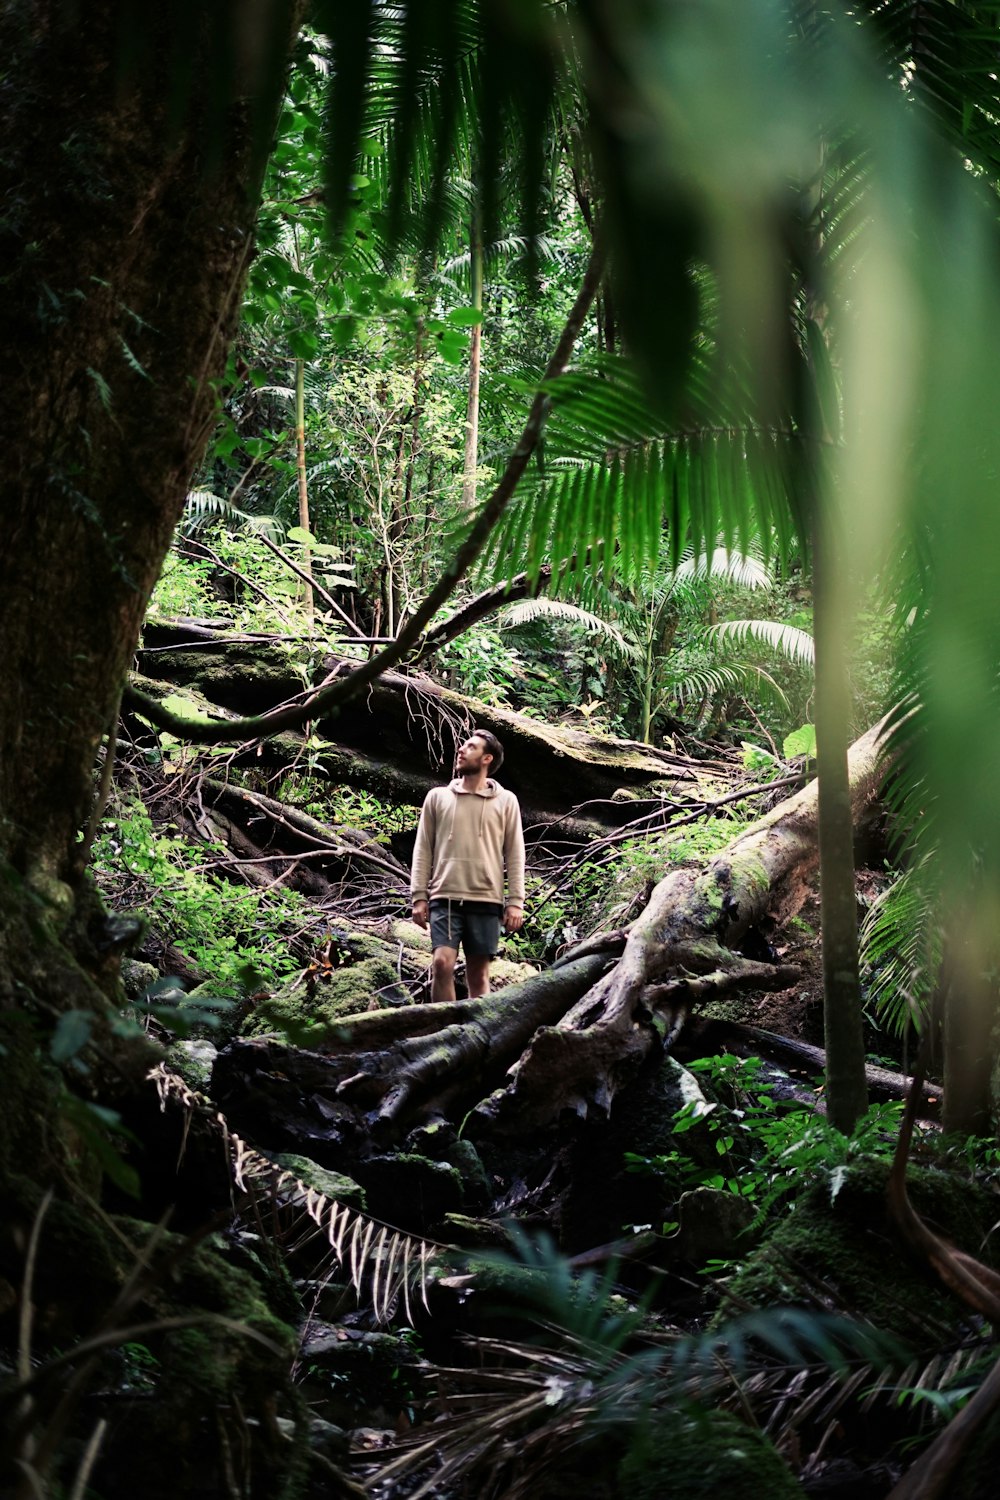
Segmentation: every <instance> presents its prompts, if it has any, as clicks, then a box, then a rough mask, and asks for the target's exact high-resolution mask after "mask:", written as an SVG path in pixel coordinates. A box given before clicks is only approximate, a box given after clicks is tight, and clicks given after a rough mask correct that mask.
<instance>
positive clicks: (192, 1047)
mask: <svg viewBox="0 0 1000 1500" xmlns="http://www.w3.org/2000/svg"><path fill="white" fill-rule="evenodd" d="M141 967H143V968H146V967H147V965H145V964H143V965H142V966H141ZM154 972H155V971H154ZM218 1055H219V1049H218V1047H216V1046H214V1045H213V1044H212V1043H211V1042H207V1041H196V1040H194V1039H192V1038H186V1039H185V1040H184V1041H180V1042H171V1044H170V1046H169V1047H168V1048H167V1056H166V1061H167V1066H168V1067H171V1068H173V1070H174V1072H175V1073H179V1074H180V1076H181V1077H182V1078H183V1080H184V1082H185V1083H186V1084H187V1085H188V1087H189V1088H192V1089H194V1090H195V1092H196V1093H199V1094H207V1093H208V1091H209V1086H210V1084H211V1081H212V1067H213V1065H214V1063H215V1059H216V1058H217V1057H218Z"/></svg>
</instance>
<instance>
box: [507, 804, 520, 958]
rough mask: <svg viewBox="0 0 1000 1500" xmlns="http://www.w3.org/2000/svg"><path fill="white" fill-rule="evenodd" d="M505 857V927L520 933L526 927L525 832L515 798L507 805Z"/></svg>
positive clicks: (509, 930)
mask: <svg viewBox="0 0 1000 1500" xmlns="http://www.w3.org/2000/svg"><path fill="white" fill-rule="evenodd" d="M503 857H504V863H505V864H506V866H507V905H506V907H505V908H504V914H503V925H504V927H505V928H506V929H507V931H508V932H520V930H521V928H522V927H523V926H524V832H523V830H522V828H521V809H520V807H519V805H518V801H517V798H516V797H514V796H512V797H511V799H510V801H509V803H508V805H507V816H506V820H505V825H504V840H503Z"/></svg>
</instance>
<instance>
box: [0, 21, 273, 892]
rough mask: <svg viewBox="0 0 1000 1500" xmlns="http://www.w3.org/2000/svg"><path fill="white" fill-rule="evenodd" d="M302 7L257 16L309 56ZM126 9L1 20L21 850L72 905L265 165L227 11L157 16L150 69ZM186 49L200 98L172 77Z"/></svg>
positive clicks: (9, 721) (22, 860) (19, 861)
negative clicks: (227, 50)
mask: <svg viewBox="0 0 1000 1500" xmlns="http://www.w3.org/2000/svg"><path fill="white" fill-rule="evenodd" d="M300 9H301V7H300V6H296V5H288V4H285V3H283V0H274V4H273V5H270V6H266V7H264V9H263V10H261V9H260V8H259V7H258V8H255V10H254V16H255V24H259V25H260V26H261V28H262V32H261V35H260V36H258V37H257V38H256V39H257V40H261V39H263V37H264V36H266V37H267V40H268V41H269V42H270V43H271V45H272V46H273V47H276V48H277V49H278V52H277V55H278V56H280V57H284V56H287V51H288V48H289V46H290V43H291V39H292V36H293V34H294V32H293V27H294V24H295V20H296V16H297V13H298V11H299V10H300ZM120 12H121V7H119V6H116V5H113V4H110V3H107V0H99V3H95V4H93V5H90V6H88V7H87V13H86V18H85V21H86V24H80V18H78V17H77V15H76V11H75V9H74V8H73V7H66V6H63V5H57V4H40V3H30V0H20V3H18V0H11V3H8V4H6V5H5V6H4V7H3V10H2V14H0V54H2V56H3V59H4V69H5V74H6V83H5V86H4V89H3V95H2V100H3V103H2V109H3V118H2V121H0V130H2V135H3V140H4V150H3V153H2V155H0V198H2V199H3V201H4V202H5V204H6V205H7V207H6V210H5V215H6V216H5V219H4V221H3V227H2V231H0V233H2V242H0V243H2V250H0V259H2V261H3V264H4V266H5V267H6V268H7V270H6V274H5V278H4V297H3V318H4V322H5V327H4V347H5V349H6V350H7V351H8V364H7V367H6V369H5V379H4V400H3V405H2V415H0V423H2V431H0V451H2V453H3V480H2V493H0V505H2V511H3V515H4V526H5V536H4V545H3V548H2V549H0V635H2V639H3V643H4V649H3V653H2V654H0V855H2V857H3V858H4V859H5V860H6V861H8V862H9V863H10V865H11V866H12V867H13V868H14V869H15V870H16V871H18V872H19V873H20V874H22V875H27V876H28V879H29V883H31V884H32V885H34V886H35V887H36V888H38V889H41V890H43V892H46V893H47V894H49V895H50V896H54V897H55V898H56V899H57V900H58V899H60V898H62V899H65V898H66V894H67V893H66V892H65V886H66V885H67V883H68V884H69V886H70V887H72V886H73V885H74V884H75V883H76V882H77V881H78V878H79V876H80V873H81V859H80V852H81V851H80V846H79V844H78V841H77V840H78V833H79V831H80V829H81V828H82V827H83V825H84V824H85V823H86V821H87V814H88V809H89V804H90V801H91V799H92V785H91V772H92V768H93V766H94V762H95V758H96V755H97V751H98V746H99V744H100V741H101V737H102V735H103V734H104V733H105V732H107V731H109V730H110V729H111V727H112V724H113V721H114V717H115V711H116V705H117V701H118V696H119V693H120V691H121V688H122V685H123V683H124V679H125V674H126V672H127V669H128V664H129V661H130V658H131V654H132V652H133V651H134V649H135V644H136V641H137V639H138V634H139V628H140V624H141V621H142V616H143V612H144V610H145V607H146V601H147V599H148V597H149V593H150V590H151V588H152V586H153V583H154V582H155V580H156V577H157V575H158V573H159V570H160V566H161V563H162V560H163V556H164V553H165V552H166V549H167V546H168V545H169V541H170V537H171V533H172V531H173V528H174V525H175V523H176V521H177V519H178V516H179V515H180V513H181V509H182V506H183V503H184V497H185V492H186V489H187V485H188V482H189V479H190V475H191V473H192V470H193V469H194V467H195V464H196V463H197V461H198V458H199V457H200V455H201V453H202V450H203V448H204V445H205V441H206V438H207V435H208V433H209V431H210V430H211V427H212V424H213V422H214V419H215V412H216V404H217V389H218V382H219V379H220V377H221V376H222V374H223V371H224V369H225V361H226V355H227V352H228V348H229V344H230V341H231V339H232V335H233V332H234V329H235V325H236V319H237V315H238V311H239V306H240V297H241V292H242V287H243V279H244V273H245V271H246V268H247V264H248V262H249V258H250V254H251V247H252V231H253V221H254V215H255V211H256V206H257V201H258V198H259V192H260V179H261V173H262V169H263V162H264V152H263V151H261V150H260V149H259V147H260V144H261V143H260V141H259V139H257V141H256V147H257V149H254V146H255V130H254V129H252V128H251V124H250V114H249V111H248V109H247V108H246V107H245V106H244V104H242V103H236V104H234V105H232V106H231V107H230V106H224V107H223V108H221V109H220V108H219V107H218V105H219V101H220V98H222V97H223V96H224V94H225V85H224V84H223V82H222V80H221V79H220V78H219V77H218V76H216V73H215V70H216V68H217V67H218V65H219V54H218V51H217V50H216V51H214V52H213V50H212V47H211V45H210V42H209V40H208V39H207V36H206V33H209V32H210V31H211V29H212V23H211V20H210V18H209V17H208V13H207V12H199V13H198V16H199V20H198V22H197V24H196V25H195V26H193V27H192V25H191V19H190V18H191V16H192V15H194V14H195V13H194V12H192V11H191V10H190V8H188V7H181V8H179V9H177V10H176V11H175V9H174V8H171V7H169V6H164V7H157V8H155V10H154V11H151V12H150V16H153V15H155V16H156V17H158V18H159V19H158V20H157V21H156V22H155V23H154V22H153V21H151V20H147V22H146V23H145V25H146V28H147V29H146V31H145V33H143V31H142V28H139V31H138V32H137V33H133V36H132V40H133V41H134V40H135V39H136V36H137V35H145V37H146V40H147V41H148V42H149V52H148V53H147V54H146V55H145V56H144V57H140V58H139V60H138V61H137V63H136V68H135V71H134V72H133V73H132V74H131V75H129V76H127V77H126V76H123V75H121V74H120V73H119V72H118V71H117V70H116V67H115V60H116V58H123V57H125V56H127V51H128V49H127V46H126V45H125V39H124V37H123V34H122V33H121V32H120V31H118V30H116V26H120V25H121V14H120ZM269 12H273V14H269ZM275 20H277V21H278V23H279V24H278V30H275V26H274V24H273V23H274V21H275ZM154 26H155V29H153V28H154ZM252 40H254V38H251V37H250V35H249V33H248V34H247V35H245V36H242V35H241V36H240V37H239V38H238V39H234V42H233V47H234V51H236V52H238V51H239V47H240V44H241V43H243V42H246V43H248V44H249V43H250V42H251V41H252ZM248 50H249V48H248ZM182 57H183V58H184V59H186V60H187V61H188V62H189V63H190V66H191V70H192V71H191V74H190V79H191V86H190V91H189V94H188V96H187V97H186V98H185V97H184V95H183V90H182V89H181V88H180V85H179V84H178V79H177V76H175V75H172V73H171V70H170V68H169V67H168V66H167V62H166V60H167V59H168V58H177V59H179V58H182ZM230 61H231V62H232V63H233V65H234V67H235V70H236V72H237V74H239V71H240V65H241V60H240V59H239V58H237V57H236V56H231V57H230ZM281 81H282V80H281V78H280V77H276V78H272V79H271V91H272V96H274V95H276V93H277V92H280V84H281ZM274 84H277V85H278V89H277V90H275V89H274ZM276 103H277V98H276V97H272V100H271V104H272V113H273V106H276ZM178 106H180V108H179V109H178ZM213 110H214V112H215V121H214V129H212V130H209V128H208V125H207V117H208V115H209V113H210V112H212V111H213ZM260 119H261V117H260V115H259V114H258V115H257V124H258V126H259V124H260ZM270 129H271V127H270V126H268V125H265V126H264V129H263V136H264V143H265V144H266V142H267V139H268V137H269V135H270ZM213 156H214V159H213ZM53 882H56V883H57V884H55V885H53Z"/></svg>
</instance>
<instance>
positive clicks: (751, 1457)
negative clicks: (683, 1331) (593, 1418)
mask: <svg viewBox="0 0 1000 1500" xmlns="http://www.w3.org/2000/svg"><path fill="white" fill-rule="evenodd" d="M618 1474H619V1482H620V1490H619V1493H620V1494H622V1495H627V1496H628V1497H629V1500H663V1497H664V1496H666V1495H677V1496H681V1495H683V1497H684V1500H718V1497H719V1496H720V1495H725V1497H726V1500H802V1495H803V1491H802V1488H801V1486H800V1485H799V1483H798V1482H797V1480H796V1479H794V1478H793V1477H792V1475H791V1474H790V1473H789V1471H788V1469H787V1468H786V1467H785V1464H784V1463H783V1462H782V1460H781V1459H780V1458H779V1456H778V1454H777V1453H776V1452H775V1450H774V1448H772V1446H771V1444H770V1443H769V1442H768V1441H767V1439H766V1438H765V1437H764V1435H763V1433H761V1432H760V1431H759V1430H758V1429H757V1428H756V1427H749V1426H747V1424H746V1423H745V1422H741V1421H739V1420H738V1419H737V1418H736V1417H733V1416H731V1415H730V1414H729V1413H728V1412H720V1411H710V1412H694V1413H686V1412H679V1411H675V1412H657V1413H654V1414H652V1415H651V1416H650V1417H649V1419H648V1421H647V1422H645V1423H643V1424H642V1426H641V1427H640V1428H639V1430H638V1432H637V1433H636V1435H635V1437H634V1439H633V1442H632V1445H631V1447H630V1448H629V1451H628V1453H627V1454H626V1455H625V1457H624V1458H623V1459H622V1462H621V1465H620V1467H619V1471H618Z"/></svg>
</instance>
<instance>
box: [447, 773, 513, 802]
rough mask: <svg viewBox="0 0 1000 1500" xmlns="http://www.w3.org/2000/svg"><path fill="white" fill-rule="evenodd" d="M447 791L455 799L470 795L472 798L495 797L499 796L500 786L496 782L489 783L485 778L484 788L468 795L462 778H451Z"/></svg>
mask: <svg viewBox="0 0 1000 1500" xmlns="http://www.w3.org/2000/svg"><path fill="white" fill-rule="evenodd" d="M448 790H449V791H452V792H454V793H455V795H456V796H457V797H468V796H470V795H471V796H473V797H497V796H499V795H500V784H499V782H497V781H491V780H490V779H489V778H488V777H487V780H486V785H485V786H482V787H480V788H479V790H478V791H476V792H472V793H469V792H467V791H466V790H465V778H464V777H462V776H453V777H452V779H451V781H449V783H448Z"/></svg>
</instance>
